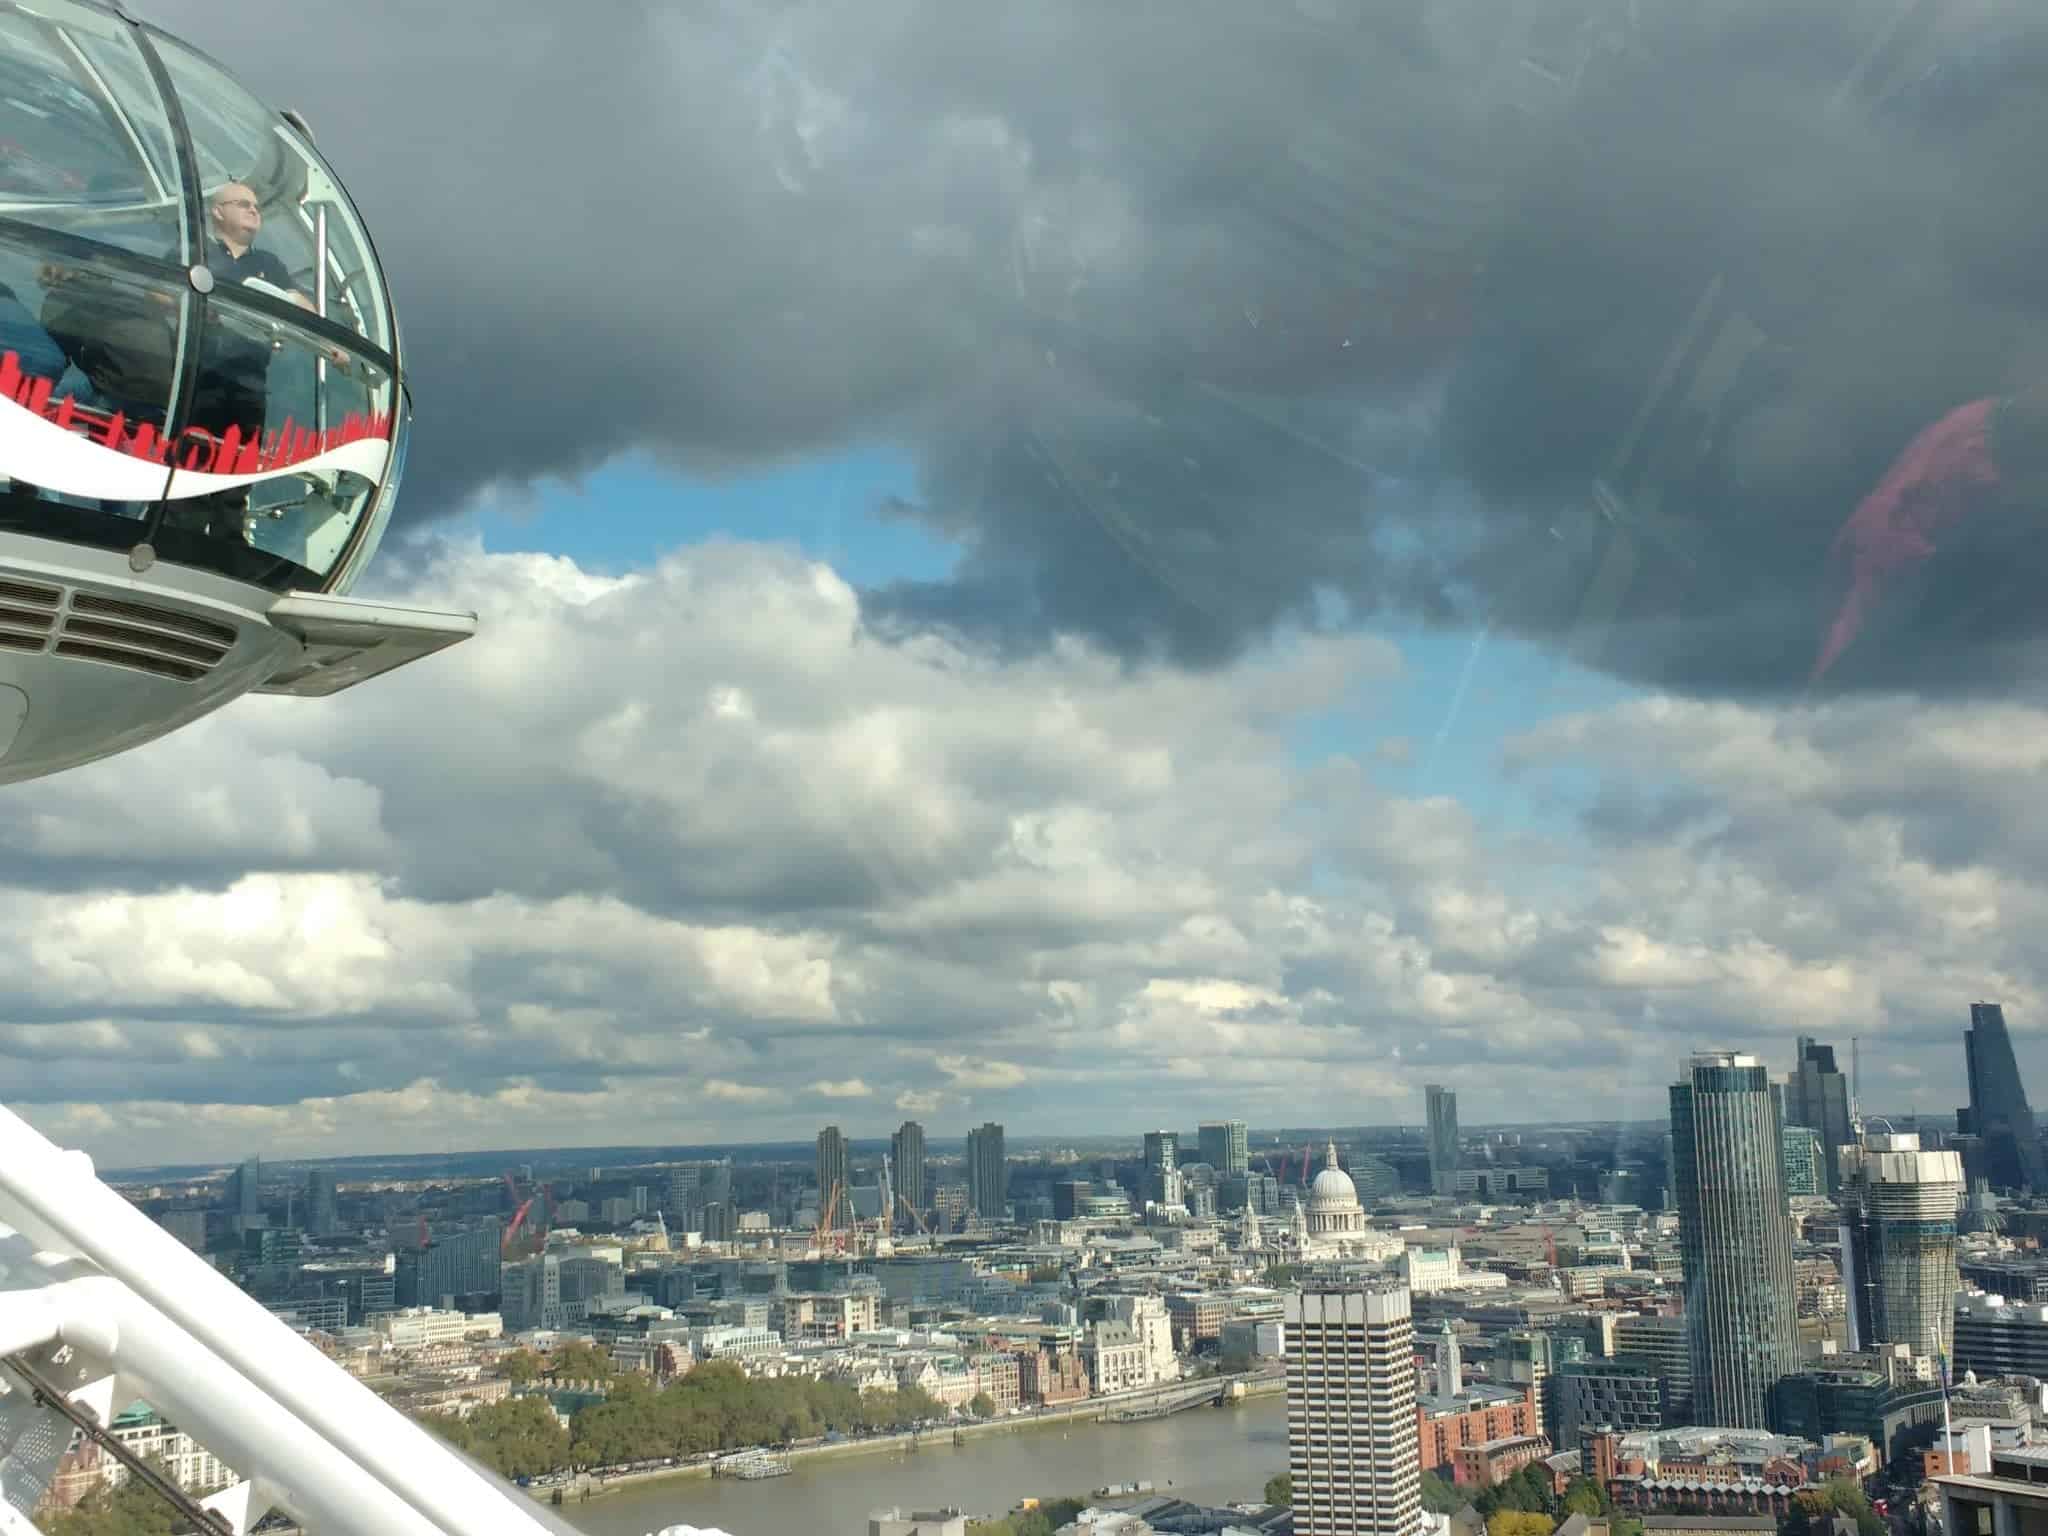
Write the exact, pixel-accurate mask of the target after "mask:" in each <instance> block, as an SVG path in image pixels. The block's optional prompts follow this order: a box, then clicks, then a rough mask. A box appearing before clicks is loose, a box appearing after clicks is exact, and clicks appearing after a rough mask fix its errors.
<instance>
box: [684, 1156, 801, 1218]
mask: <svg viewBox="0 0 2048 1536" xmlns="http://www.w3.org/2000/svg"><path fill="white" fill-rule="evenodd" d="M702 1177H703V1175H702V1172H701V1170H699V1169H698V1167H697V1165H696V1164H695V1163H685V1164H684V1165H683V1166H682V1167H680V1168H671V1169H670V1170H669V1175H668V1200H667V1203H666V1204H664V1205H663V1206H662V1212H663V1214H664V1215H666V1216H667V1217H668V1220H669V1225H670V1226H672V1227H673V1228H675V1229H676V1230H677V1231H678V1232H688V1231H690V1230H691V1229H692V1228H694V1227H695V1226H696V1225H697V1207H698V1204H699V1202H700V1198H701V1197H700V1196H699V1194H698V1181H699V1180H700V1179H701V1178H702ZM818 1198H819V1199H820V1200H822V1199H824V1198H825V1192H824V1191H823V1190H820V1191H818Z"/></svg>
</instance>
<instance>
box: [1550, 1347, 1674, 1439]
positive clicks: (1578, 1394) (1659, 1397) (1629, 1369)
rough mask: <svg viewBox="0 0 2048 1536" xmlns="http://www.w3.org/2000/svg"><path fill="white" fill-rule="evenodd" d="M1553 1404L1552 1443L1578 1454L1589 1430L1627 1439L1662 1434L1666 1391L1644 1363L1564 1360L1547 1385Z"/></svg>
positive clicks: (1659, 1379) (1665, 1385)
mask: <svg viewBox="0 0 2048 1536" xmlns="http://www.w3.org/2000/svg"><path fill="white" fill-rule="evenodd" d="M1552 1391H1553V1394H1554V1395H1555V1397H1556V1399H1557V1440H1556V1443H1557V1444H1558V1445H1561V1446H1563V1447H1564V1448H1565V1449H1567V1450H1573V1451H1575V1450H1577V1449H1578V1448H1579V1437H1580V1436H1581V1435H1582V1434H1584V1433H1585V1432H1586V1431H1587V1430H1589V1429H1616V1430H1619V1431H1621V1433H1623V1434H1625V1435H1628V1434H1634V1433H1635V1432H1636V1431H1638V1430H1644V1429H1662V1428H1663V1427H1664V1423H1665V1413H1666V1405H1667V1402H1668V1399H1669V1392H1670V1388H1669V1386H1668V1385H1667V1383H1666V1382H1665V1381H1664V1380H1663V1379H1662V1378H1661V1377H1660V1376H1658V1374H1657V1370H1656V1367H1654V1366H1652V1365H1651V1364H1650V1363H1649V1362H1648V1361H1646V1360H1567V1361H1566V1362H1565V1363H1564V1364H1563V1365H1560V1366H1559V1367H1558V1368H1557V1375H1556V1376H1555V1377H1554V1378H1553V1380H1552Z"/></svg>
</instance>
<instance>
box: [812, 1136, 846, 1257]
mask: <svg viewBox="0 0 2048 1536" xmlns="http://www.w3.org/2000/svg"><path fill="white" fill-rule="evenodd" d="M818 1219H819V1221H820V1222H821V1223H823V1224H824V1225H825V1226H827V1227H829V1228H831V1229H833V1230H835V1231H841V1232H843V1231H845V1230H846V1229H847V1228H848V1227H850V1226H851V1225H853V1180H852V1177H851V1174H850V1172H849V1170H848V1168H847V1162H846V1138H845V1137H844V1136H842V1135H840V1134H839V1127H838V1126H836V1125H828V1126H826V1127H825V1129H823V1130H822V1131H820V1132H818Z"/></svg>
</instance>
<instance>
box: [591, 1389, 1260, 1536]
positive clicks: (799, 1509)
mask: <svg viewBox="0 0 2048 1536" xmlns="http://www.w3.org/2000/svg"><path fill="white" fill-rule="evenodd" d="M1006 1427H1007V1428H1009V1429H1010V1430H1011V1431H1013V1432H1011V1433H995V1432H984V1433H982V1434H979V1435H971V1436H963V1437H962V1440H961V1443H960V1444H958V1445H954V1444H953V1443H952V1439H951V1435H950V1433H949V1434H946V1435H941V1436H938V1437H937V1438H936V1441H932V1440H927V1441H926V1442H925V1444H924V1445H923V1446H922V1447H921V1448H920V1450H919V1451H917V1452H916V1453H914V1454H913V1453H910V1452H908V1451H906V1450H904V1449H902V1448H896V1449H893V1450H892V1451H891V1453H890V1454H889V1455H886V1456H834V1457H829V1458H825V1459H821V1460H814V1461H802V1462H798V1463H796V1464H795V1465H794V1466H793V1467H792V1469H791V1471H790V1473H789V1475H788V1476H787V1477H771V1478H767V1479H764V1480H763V1481H760V1482H743V1481H741V1480H740V1479H738V1478H729V1477H716V1478H693V1479H690V1480H687V1481H681V1482H673V1483H655V1484H653V1485H650V1486H640V1487H635V1488H630V1489H621V1490H619V1491H618V1492H617V1493H616V1494H614V1495H610V1496H607V1497H605V1498H601V1499H592V1500H591V1501H590V1502H589V1503H587V1504H579V1503H571V1504H568V1505H566V1506H565V1507H563V1508H562V1509H561V1510H559V1511H557V1513H558V1514H559V1515H560V1516H561V1518H562V1519H563V1520H564V1521H566V1522H567V1523H568V1524H570V1525H572V1526H574V1527H576V1528H577V1529H578V1530H579V1531H582V1532H584V1533H586V1536H647V1533H648V1532H649V1531H659V1530H661V1529H662V1528H664V1527H665V1526H670V1525H676V1524H682V1525H694V1526H699V1527H703V1528H708V1529H712V1530H721V1531H731V1532H733V1533H734V1536H855V1533H857V1532H859V1531H862V1530H864V1529H865V1528H866V1515H867V1513H868V1512H869V1511H871V1510H877V1509H888V1508H890V1507H892V1506H901V1507H903V1508H906V1509H910V1508H915V1509H942V1508H955V1509H961V1510H965V1511H967V1512H968V1513H969V1514H971V1515H973V1516H974V1517H975V1518H977V1519H985V1518H988V1517H991V1516H997V1515H1001V1514H1003V1513H1005V1512H1007V1511H1008V1510H1011V1509H1014V1508H1015V1507H1016V1505H1017V1503H1018V1501H1019V1500H1021V1499H1026V1498H1047V1497H1060V1496H1064V1495H1070V1494H1071V1495H1075V1496H1078V1497H1081V1498H1087V1497H1089V1496H1090V1495H1091V1494H1092V1492H1093V1490H1095V1489H1097V1488H1101V1487H1105V1486H1109V1485H1114V1484H1119V1483H1133V1482H1139V1481H1144V1482H1149V1483H1151V1484H1152V1485H1153V1486H1154V1487H1155V1488H1157V1489H1158V1490H1159V1491H1160V1492H1161V1493H1165V1494H1172V1495H1175V1496H1177V1497H1181V1498H1186V1499H1190V1500H1192V1501H1193V1502H1195V1503H1197V1504H1230V1503H1235V1502H1237V1501H1240V1500H1247V1499H1250V1500H1256V1499H1257V1498H1258V1496H1259V1492H1260V1490H1261V1489H1262V1488H1264V1487H1265V1484H1266V1479H1268V1478H1270V1477H1272V1476H1273V1475H1274V1474H1275V1473H1276V1472H1284V1471H1286V1470H1287V1413H1286V1406H1285V1399H1284V1398H1282V1397H1279V1396H1261V1397H1257V1398H1251V1399H1247V1400H1246V1401H1244V1402H1243V1403H1241V1404H1239V1405H1237V1406H1235V1407H1231V1408H1223V1409H1215V1408H1204V1409H1190V1410H1189V1411H1188V1412H1186V1413H1178V1414H1175V1415H1173V1416H1172V1417H1171V1418H1164V1419H1148V1420H1145V1421H1143V1422H1140V1423H1135V1424H1129V1423H1124V1424H1120V1423H1115V1422H1110V1423H1100V1422H1091V1421H1088V1420H1085V1419H1084V1420H1081V1421H1079V1422H1076V1421H1075V1420H1073V1419H1068V1420H1065V1421H1064V1422H1058V1421H1056V1422H1054V1423H1051V1424H1048V1425H1046V1426H1045V1428H1046V1431H1047V1432H1046V1433H1044V1434H1037V1433H1029V1432H1024V1431H1028V1430H1029V1429H1030V1425H1029V1424H1026V1425H1023V1426H1019V1425H1016V1424H1012V1425H1009V1426H1006Z"/></svg>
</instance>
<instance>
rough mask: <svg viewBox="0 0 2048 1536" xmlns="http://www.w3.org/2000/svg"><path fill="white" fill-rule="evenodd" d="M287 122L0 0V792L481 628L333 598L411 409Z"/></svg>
mask: <svg viewBox="0 0 2048 1536" xmlns="http://www.w3.org/2000/svg"><path fill="white" fill-rule="evenodd" d="M409 414H410V410H409V402H408V396H407V392H406V382H405V373H404V361H403V357H402V354H401V349H400V346H399V336H398V326H397V321H396V318H395V316H394V315H393V312H392V306H391V297H390V293H389V291H388V290H387V288H386V286H385V281H384V274H383V272H382V270H381V268H380V267H379V266H378V263H377V257H376V252H375V250H374V248H373V247H372V245H371V243H370V237H369V233H368V231H367V230H366V229H365V227H364V225H363V222H362V220H361V218H360V217H359V216H358V215H357V213H356V210H355V208H354V206H353V205H352V204H351V203H350V201H349V199H348V195H347V194H346V193H345V192H344V191H343V190H342V187H341V183H340V182H339V181H338V180H337V179H336V178H335V176H334V173H333V172H332V171H331V170H330V169H329V168H328V166H327V163H326V162H325V160H323V159H322V158H321V156H320V153H319V151H318V150H316V149H315V147H314V144H313V140H312V136H311V134H310V132H309V131H308V129H307V127H306V125H305V123H304V122H303V121H302V120H300V119H298V118H297V117H295V116H293V115H292V114H290V113H282V112H278V111H275V110H272V109H269V108H266V107H264V106H263V105H261V104H260V103H259V102H258V101H257V100H256V99H255V98H254V97H253V96H252V95H250V93H249V92H248V91H247V90H246V89H244V88H243V87H242V86H241V85H239V84H237V83H236V82H235V81H234V80H233V79H232V78H231V77H230V76H229V75H228V74H227V72H226V71H225V70H224V69H222V68H221V67H220V66H219V65H218V64H216V63H215V62H213V60H211V59H209V58H207V57H206V56H205V55H204V54H202V53H200V52H199V51H197V50H196V49H194V48H192V47H190V46H189V45H187V44H185V43H182V42H180V41H178V40H177V39H176V38H173V37H170V36H168V35H166V34H165V33H163V32H161V31H159V30H157V29H156V28H154V27H151V26H148V25H146V24H143V23H139V22H137V21H135V20H133V19H131V18H130V17H128V16H127V15H126V14H125V13H123V12H118V11H116V10H114V9H111V8H108V7H105V6H102V5H99V4H96V3H91V0H24V3H14V0H0V783H7V782H12V781H16V780H21V779H29V778H34V777H37V776H39V775H41V774H46V773H52V772H55V771H57V770H59V769H63V768H69V767H73V766H76V765H78V764H81V763H85V762H90V761H92V760H93V759H95V758H99V757H104V756H107V755H109V754H112V753H115V752H120V751H123V750H126V749H127V748H130V747H133V746H137V745H140V744H141V743H143V742H146V741H149V740H151V739H153V738H155V737H157V736H160V735H162V734H164V733H165V732H167V731H170V730H173V729H175V728H177V727H178V726H180V725H183V724H186V723H187V722H189V721H191V720H194V719H196V718H198V717H199V716H201V715H204V714H206V713H208V712H209V711H211V710H214V709H216V708H218V707H220V706H221V705H222V704H225V703H227V702H228V701H229V700H231V699H234V698H237V697H239V696H240V695H242V694H244V693H249V692H266V693H285V694H298V695H323V694H328V693H333V692H335V691H337V690H339V689H341V688H345V687H348V686H350V685H351V684H354V683H357V682H360V681H362V680H364V679H365V678H368V677H372V676H375V675H377V674H378V673H381V672H385V671H388V670H390V669H391V668H392V667H394V666H397V665H400V664H402V663H404V662H406V661H409V660H412V659H414V658H416V657H418V656H422V655H425V654H427V653H429V652H432V651H435V650H439V649H441V648H442V647H444V646H447V645H451V644H453V643H455V642H456V641H459V640H461V639H464V638H466V637H467V636H468V635H469V634H471V633H472V632H473V631H474V628H475V619H474V616H472V615H466V614H442V613H429V612H421V611H417V610H412V609H406V608H398V607H394V606H392V605H389V604H384V603H375V602H366V601H363V600H360V599H355V598H351V597H349V596H348V593H349V591H350V589H351V588H352V586H353V585H354V583H355V582H356V579H357V578H358V577H359V576H360V575H361V574H362V571H363V569H364V567H365V565H367V563H368V562H369V560H370V558H371V556H372V554H373V553H374V552H375V550H376V548H377V544H378V541H379V540H380V539H381V538H382V536H383V534H384V530H385V528H386V526H387V524H388V523H389V521H390V517H391V511H392V505H393V501H394V499H395V498H396V496H397V493H398V483H399V476H400V471H401V469H402V468H403V465H404V461H405V441H406V432H407V426H408V419H409Z"/></svg>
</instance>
